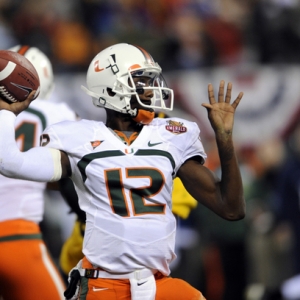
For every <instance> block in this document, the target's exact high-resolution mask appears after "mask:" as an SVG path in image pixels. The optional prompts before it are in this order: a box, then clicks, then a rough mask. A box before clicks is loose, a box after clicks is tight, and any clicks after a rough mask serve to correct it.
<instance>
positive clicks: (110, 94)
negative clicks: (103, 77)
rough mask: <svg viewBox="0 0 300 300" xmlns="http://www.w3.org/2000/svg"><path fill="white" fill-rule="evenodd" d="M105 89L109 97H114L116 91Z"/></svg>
mask: <svg viewBox="0 0 300 300" xmlns="http://www.w3.org/2000/svg"><path fill="white" fill-rule="evenodd" d="M106 91H107V94H108V95H109V96H111V97H114V96H115V95H116V93H114V92H113V91H112V89H111V88H106Z"/></svg>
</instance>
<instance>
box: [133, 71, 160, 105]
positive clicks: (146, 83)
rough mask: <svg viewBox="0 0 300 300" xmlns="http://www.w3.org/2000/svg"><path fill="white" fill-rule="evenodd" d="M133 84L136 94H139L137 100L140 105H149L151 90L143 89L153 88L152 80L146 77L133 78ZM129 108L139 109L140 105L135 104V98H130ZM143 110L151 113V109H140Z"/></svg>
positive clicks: (151, 95)
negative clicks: (138, 99)
mask: <svg viewBox="0 0 300 300" xmlns="http://www.w3.org/2000/svg"><path fill="white" fill-rule="evenodd" d="M133 82H134V84H135V87H136V90H137V93H138V94H139V98H140V100H141V101H142V103H144V104H146V105H150V104H151V98H152V97H153V91H152V90H151V89H144V88H145V87H151V86H153V82H154V79H153V78H151V77H147V76H136V77H133ZM131 107H132V108H139V107H141V105H140V104H139V103H138V102H137V100H136V97H135V96H132V98H131ZM142 108H143V109H145V110H149V111H152V109H151V108H149V109H147V108H146V107H144V106H143V107H142Z"/></svg>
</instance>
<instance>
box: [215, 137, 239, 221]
mask: <svg viewBox="0 0 300 300" xmlns="http://www.w3.org/2000/svg"><path fill="white" fill-rule="evenodd" d="M216 141H217V145H218V150H219V156H220V163H221V172H222V177H221V182H220V190H221V195H222V201H223V204H224V207H225V214H226V219H229V220H239V219H242V218H243V217H244V216H245V200H244V195H243V183H242V178H241V173H240V169H239V164H238V160H237V157H236V153H235V150H234V145H233V141H232V137H231V135H226V136H224V135H222V136H217V138H216Z"/></svg>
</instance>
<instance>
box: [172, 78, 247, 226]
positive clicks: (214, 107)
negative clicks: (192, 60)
mask: <svg viewBox="0 0 300 300" xmlns="http://www.w3.org/2000/svg"><path fill="white" fill-rule="evenodd" d="M224 85H225V83H224V81H223V80H222V81H221V83H220V86H219V93H218V101H216V100H215V98H214V92H213V87H212V85H211V84H209V85H208V98H209V103H205V104H202V105H203V106H204V107H205V108H206V109H207V111H208V118H209V121H210V123H211V126H212V128H213V130H214V132H215V137H216V142H217V146H218V151H219V157H220V163H221V172H222V176H221V180H219V179H217V178H216V177H215V175H214V174H213V173H212V172H211V171H210V170H209V169H208V168H206V167H205V166H203V165H202V164H201V160H200V158H196V157H194V158H192V159H189V160H187V161H186V162H185V163H184V164H183V165H182V166H181V168H180V169H179V171H178V173H177V175H178V177H179V178H180V179H181V180H182V183H183V184H184V186H185V188H186V189H187V190H188V192H189V193H190V194H191V195H192V196H193V197H194V198H195V199H196V200H198V201H199V202H201V203H202V204H204V205H205V206H207V207H208V208H210V209H211V210H213V211H214V212H215V213H217V214H218V215H219V216H221V217H223V218H224V219H227V220H239V219H241V218H243V217H244V215H245V201H244V197H243V185H242V179H241V174H240V170H239V165H238V161H237V158H236V154H235V151H234V145H233V140H232V131H233V121H234V114H235V109H236V107H237V106H238V104H239V102H240V100H241V99H242V96H243V93H239V95H238V96H237V98H236V99H235V101H233V103H232V104H231V103H230V100H231V90H232V84H231V83H229V84H228V86H227V91H226V95H225V97H224Z"/></svg>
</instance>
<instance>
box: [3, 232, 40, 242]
mask: <svg viewBox="0 0 300 300" xmlns="http://www.w3.org/2000/svg"><path fill="white" fill-rule="evenodd" d="M41 239H42V234H41V233H37V234H16V235H9V236H4V237H0V242H9V241H17V240H41Z"/></svg>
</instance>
